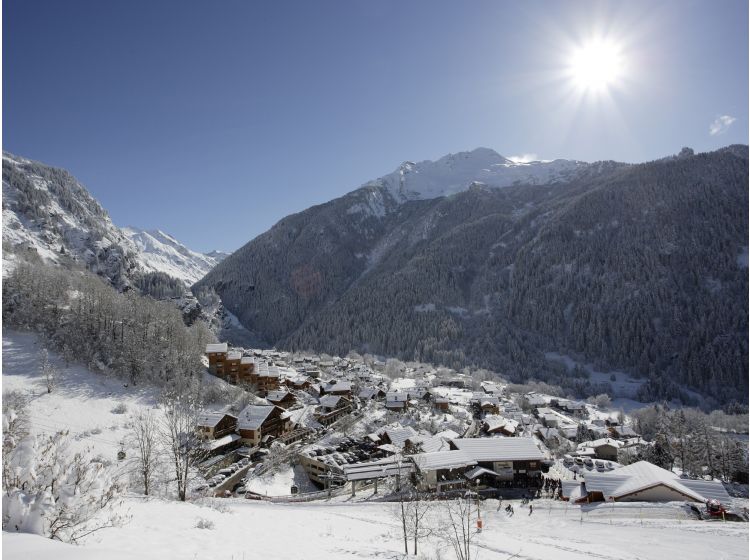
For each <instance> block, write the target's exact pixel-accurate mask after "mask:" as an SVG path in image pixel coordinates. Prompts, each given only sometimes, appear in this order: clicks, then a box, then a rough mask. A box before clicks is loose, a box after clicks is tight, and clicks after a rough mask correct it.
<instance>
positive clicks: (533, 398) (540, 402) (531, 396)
mask: <svg viewBox="0 0 750 560" xmlns="http://www.w3.org/2000/svg"><path fill="white" fill-rule="evenodd" d="M524 399H525V400H526V402H527V403H529V406H530V407H531V408H539V407H540V406H547V401H546V400H545V399H544V397H543V396H541V395H537V394H536V393H527V394H526V395H524Z"/></svg>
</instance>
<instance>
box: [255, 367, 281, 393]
mask: <svg viewBox="0 0 750 560" xmlns="http://www.w3.org/2000/svg"><path fill="white" fill-rule="evenodd" d="M250 380H251V383H252V385H254V386H255V390H256V391H257V393H258V394H259V395H260V396H265V395H267V394H268V392H269V391H276V390H277V389H278V388H279V369H278V368H277V367H276V366H269V365H268V364H267V363H266V362H263V361H259V360H256V361H255V369H254V371H253V373H252V376H251V378H250Z"/></svg>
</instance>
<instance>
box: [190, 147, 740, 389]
mask: <svg viewBox="0 0 750 560" xmlns="http://www.w3.org/2000/svg"><path fill="white" fill-rule="evenodd" d="M480 171H481V170H480ZM466 177H470V174H469V175H466ZM431 181H432V182H431V185H432V186H431V189H432V190H433V191H439V188H437V187H436V186H435V182H434V180H432V179H431ZM514 183H515V184H514V185H512V186H506V187H505V188H492V187H493V186H492V185H487V184H482V183H476V182H475V183H473V184H472V185H471V186H470V187H469V188H468V189H464V190H458V192H456V193H455V194H452V195H450V196H445V197H435V198H417V197H408V196H402V197H399V196H397V194H398V193H396V194H395V195H394V190H393V189H392V188H390V187H389V186H388V185H386V184H385V183H384V182H383V181H382V180H379V181H374V182H371V183H368V184H366V185H365V186H364V187H362V188H360V189H358V190H356V191H354V192H352V193H350V194H348V195H346V196H343V197H341V198H338V199H336V200H333V201H330V202H328V203H326V204H322V205H319V206H315V207H312V208H310V209H308V210H306V211H304V212H301V213H299V214H295V215H292V216H289V217H287V218H284V219H283V220H281V221H280V222H279V223H278V224H276V225H275V226H274V227H273V228H271V229H270V230H269V231H268V232H266V233H264V234H263V235H260V236H259V237H257V238H255V239H254V240H252V241H251V242H249V243H248V244H247V245H245V246H244V247H242V248H241V249H240V250H238V251H236V252H235V253H234V254H233V255H232V256H230V257H229V258H227V259H226V260H225V261H223V262H222V263H220V264H219V265H218V266H217V267H216V268H214V269H213V270H212V271H211V272H210V273H209V274H208V275H207V276H206V277H205V278H204V279H203V280H201V281H200V282H199V283H198V284H197V285H196V287H198V288H214V289H215V290H216V291H217V293H218V294H219V295H220V296H221V298H222V301H223V302H224V304H225V305H226V307H227V308H228V309H229V310H230V311H232V312H233V313H234V314H235V315H237V316H238V317H239V318H240V320H241V321H242V323H243V324H244V325H245V326H246V327H248V328H250V329H252V330H254V331H256V332H258V333H260V334H261V335H262V336H263V337H264V338H266V339H267V340H269V341H270V342H273V343H276V344H277V345H279V346H283V347H287V348H290V349H306V348H314V349H317V350H322V351H328V352H332V353H337V354H346V352H347V351H348V350H350V349H353V350H360V351H370V352H374V353H379V354H386V355H394V356H399V357H401V358H406V359H409V358H412V357H418V358H420V359H421V360H424V361H432V362H435V363H443V364H446V365H452V366H460V365H467V364H475V365H479V366H484V367H489V368H492V369H495V370H497V371H501V372H503V373H504V374H506V375H508V376H509V377H511V378H514V379H517V380H521V379H526V378H529V377H535V378H541V379H547V380H551V381H555V382H558V383H561V384H563V385H565V386H568V387H576V388H579V389H582V390H584V391H585V390H586V389H587V387H586V386H587V383H588V382H587V381H586V380H585V379H571V378H570V377H569V376H567V375H566V373H564V372H562V371H560V370H559V369H556V368H554V367H553V366H552V365H551V364H549V363H548V362H546V361H545V360H544V359H543V353H544V352H545V351H557V352H561V353H568V354H571V355H573V356H578V357H580V358H582V359H586V360H588V361H593V362H595V363H597V364H599V365H600V366H602V367H617V368H622V369H626V370H628V371H631V372H633V373H636V374H638V375H642V376H647V377H648V378H649V383H648V384H646V386H645V387H644V392H646V393H648V395H644V396H648V397H663V396H675V395H677V394H678V393H679V390H678V387H677V384H679V385H687V386H690V387H693V388H695V389H698V390H700V391H701V392H703V393H704V394H707V395H710V396H713V397H715V398H716V399H717V400H718V401H722V402H726V401H729V400H732V399H737V398H738V397H737V395H741V397H740V399H744V395H746V394H747V379H748V372H747V361H748V353H747V306H746V302H747V296H748V283H747V236H748V229H747V227H748V213H747V208H748V150H747V147H746V146H730V147H728V148H725V149H722V150H718V151H716V152H712V153H707V154H698V155H693V154H692V152H690V151H683V153H681V155H680V157H670V158H665V159H663V160H659V161H655V162H650V163H645V164H640V165H623V164H615V163H611V162H610V163H605V164H589V165H583V166H581V168H580V169H578V170H577V171H576V172H575V173H574V174H572V175H567V176H566V177H565V178H564V180H560V181H558V182H557V183H556V184H553V185H539V184H531V185H519V184H518V182H517V181H515V182H514ZM467 186H468V185H467ZM495 186H497V185H495ZM450 190H451V191H455V190H456V188H455V185H452V186H451V189H450ZM589 388H590V387H589Z"/></svg>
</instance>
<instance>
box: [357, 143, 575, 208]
mask: <svg viewBox="0 0 750 560" xmlns="http://www.w3.org/2000/svg"><path fill="white" fill-rule="evenodd" d="M588 167H589V164H587V163H584V162H581V161H575V160H564V159H557V160H554V161H532V162H523V163H521V162H514V161H512V160H510V159H508V158H505V157H503V156H501V155H500V154H498V153H497V152H495V151H494V150H491V149H489V148H477V149H475V150H472V151H470V152H459V153H457V154H448V155H447V156H444V157H442V158H440V159H438V160H437V161H429V160H426V161H422V162H419V163H414V162H410V161H407V162H404V163H403V164H401V166H400V167H399V168H398V169H396V170H395V171H394V172H392V173H389V174H388V175H385V176H384V177H381V178H379V179H376V180H374V181H370V182H368V183H365V185H363V186H365V187H385V188H386V189H387V190H388V191H389V192H390V193H391V194H392V195H393V197H394V198H395V199H396V200H397V201H399V202H403V201H406V200H425V199H430V198H437V197H440V196H448V195H451V194H455V193H457V192H460V191H464V190H466V189H468V188H469V186H471V184H472V183H483V184H485V185H486V186H488V187H494V188H499V187H508V186H510V185H514V184H531V185H544V184H549V183H556V182H561V181H567V180H570V179H572V178H574V177H575V176H576V174H577V173H579V172H580V171H582V170H584V169H587V168H588Z"/></svg>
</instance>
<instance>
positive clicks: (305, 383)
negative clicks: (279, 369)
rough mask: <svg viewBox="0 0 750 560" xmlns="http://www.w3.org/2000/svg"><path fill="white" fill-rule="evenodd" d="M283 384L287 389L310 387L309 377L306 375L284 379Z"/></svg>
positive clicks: (302, 389) (305, 388)
mask: <svg viewBox="0 0 750 560" xmlns="http://www.w3.org/2000/svg"><path fill="white" fill-rule="evenodd" d="M284 385H286V386H287V387H288V388H289V389H296V390H298V391H306V390H307V389H309V388H310V385H311V383H310V379H308V378H307V377H294V378H287V379H285V380H284Z"/></svg>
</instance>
